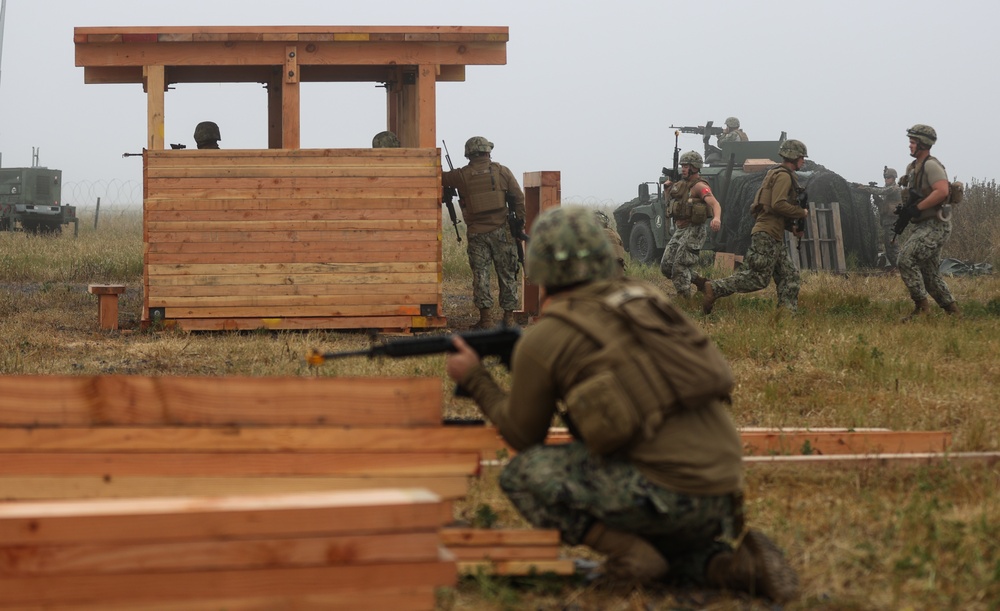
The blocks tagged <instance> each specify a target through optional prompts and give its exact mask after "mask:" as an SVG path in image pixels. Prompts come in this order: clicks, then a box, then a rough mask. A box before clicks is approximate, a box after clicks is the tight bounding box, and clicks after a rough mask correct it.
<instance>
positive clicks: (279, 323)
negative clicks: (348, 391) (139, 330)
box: [168, 315, 448, 332]
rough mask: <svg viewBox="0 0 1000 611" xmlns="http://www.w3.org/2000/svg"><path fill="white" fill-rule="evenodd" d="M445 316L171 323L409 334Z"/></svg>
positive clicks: (219, 327)
mask: <svg viewBox="0 0 1000 611" xmlns="http://www.w3.org/2000/svg"><path fill="white" fill-rule="evenodd" d="M447 322H448V321H447V320H446V319H445V318H442V317H425V316H409V315H403V316H341V317H332V316H311V317H305V316H284V317H274V316H268V317H258V318H238V317H223V318H180V319H176V320H173V321H168V324H175V325H176V326H177V327H178V328H180V329H184V330H187V331H240V330H244V331H253V330H258V329H270V330H276V329H285V330H303V329H382V330H385V331H397V332H406V331H410V330H412V329H437V328H442V327H444V326H445V325H446V324H447Z"/></svg>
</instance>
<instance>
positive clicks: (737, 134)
mask: <svg viewBox="0 0 1000 611" xmlns="http://www.w3.org/2000/svg"><path fill="white" fill-rule="evenodd" d="M726 128H728V131H726V132H725V133H722V134H719V144H722V143H723V142H746V141H747V140H749V139H750V138H748V137H747V135H746V134H745V133H744V132H743V130H742V129H740V120H739V119H737V118H736V117H729V118H727V119H726Z"/></svg>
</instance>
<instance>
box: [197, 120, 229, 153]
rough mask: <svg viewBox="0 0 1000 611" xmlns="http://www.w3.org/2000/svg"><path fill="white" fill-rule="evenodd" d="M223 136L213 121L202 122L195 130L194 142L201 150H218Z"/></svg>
mask: <svg viewBox="0 0 1000 611" xmlns="http://www.w3.org/2000/svg"><path fill="white" fill-rule="evenodd" d="M219 140H222V135H221V134H220V133H219V126H218V125H216V124H215V122H213V121H202V122H201V123H199V124H198V125H196V126H195V128H194V141H195V143H196V144H197V145H198V148H200V149H217V148H219Z"/></svg>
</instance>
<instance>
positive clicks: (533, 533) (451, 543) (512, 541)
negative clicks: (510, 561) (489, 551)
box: [441, 527, 559, 549]
mask: <svg viewBox="0 0 1000 611" xmlns="http://www.w3.org/2000/svg"><path fill="white" fill-rule="evenodd" d="M441 544H442V545H444V546H446V547H448V548H449V549H453V548H457V547H469V546H472V547H481V546H498V545H522V546H527V545H533V546H550V545H559V531H558V530H552V529H538V528H504V529H490V528H458V527H446V528H442V529H441Z"/></svg>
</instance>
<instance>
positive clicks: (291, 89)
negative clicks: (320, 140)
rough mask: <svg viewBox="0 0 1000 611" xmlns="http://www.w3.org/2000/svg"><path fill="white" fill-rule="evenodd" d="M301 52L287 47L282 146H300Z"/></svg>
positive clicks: (292, 147) (282, 84) (282, 90)
mask: <svg viewBox="0 0 1000 611" xmlns="http://www.w3.org/2000/svg"><path fill="white" fill-rule="evenodd" d="M298 57H299V53H298V50H297V48H296V47H295V45H288V46H287V47H285V66H284V68H285V74H284V78H282V79H281V148H283V149H297V148H299V142H300V140H299V63H298Z"/></svg>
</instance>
